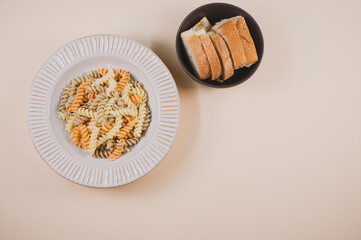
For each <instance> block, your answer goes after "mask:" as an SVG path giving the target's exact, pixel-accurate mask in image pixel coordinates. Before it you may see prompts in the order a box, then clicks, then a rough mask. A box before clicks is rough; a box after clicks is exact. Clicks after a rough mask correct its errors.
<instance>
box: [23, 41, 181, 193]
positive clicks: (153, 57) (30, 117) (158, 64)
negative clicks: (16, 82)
mask: <svg viewBox="0 0 361 240" xmlns="http://www.w3.org/2000/svg"><path fill="white" fill-rule="evenodd" d="M101 38H102V39H103V40H104V39H105V38H108V39H110V38H111V39H113V40H114V39H115V38H117V39H118V40H119V39H121V40H122V41H124V42H122V43H124V44H123V45H122V46H123V47H124V48H125V49H128V50H129V48H130V47H131V46H133V47H134V48H135V47H139V49H138V50H139V52H136V53H139V54H138V55H137V54H136V53H135V54H134V56H133V57H136V56H137V57H138V59H139V58H141V57H139V56H140V52H141V51H140V48H141V49H142V50H144V52H145V55H144V56H148V57H147V59H146V60H144V61H143V62H142V64H144V63H147V64H148V66H149V65H150V66H155V67H154V68H153V70H154V69H157V68H159V69H162V71H164V72H165V76H166V77H165V79H166V80H164V81H162V83H164V82H165V81H169V83H170V85H171V88H170V90H172V91H173V90H174V91H173V92H174V96H173V100H174V103H175V105H174V108H175V109H174V110H175V111H174V116H176V118H175V122H174V126H173V127H174V130H173V133H172V134H170V135H169V138H168V141H169V144H168V146H167V147H165V149H164V151H163V152H162V154H161V155H159V158H157V157H158V156H156V157H154V156H153V155H151V156H152V157H153V159H151V162H152V163H153V165H152V164H151V165H148V166H149V167H148V168H146V169H145V170H143V171H139V172H140V173H139V174H138V175H136V176H134V175H133V176H134V178H125V179H126V180H125V181H120V182H117V183H115V184H114V183H112V182H110V181H105V183H104V184H103V181H102V184H98V183H94V182H92V183H89V182H85V181H83V180H84V178H85V179H86V178H87V177H89V178H90V177H93V175H91V176H90V174H92V173H94V172H91V171H92V170H93V169H96V170H99V172H101V171H104V170H105V171H106V174H108V173H109V172H111V171H112V168H111V167H109V166H108V167H107V166H103V167H99V168H94V167H87V166H85V168H88V169H90V170H89V171H88V172H85V173H84V175H85V177H83V179H79V177H78V179H76V177H75V174H72V175H73V177H71V176H69V175H67V174H66V173H65V174H64V173H63V170H64V169H66V168H67V167H66V166H65V167H64V168H63V169H59V168H55V167H56V165H57V164H55V165H54V163H53V165H51V164H50V162H49V158H50V157H49V155H48V156H44V155H45V154H44V149H46V147H44V148H42V149H40V146H39V142H40V141H41V142H42V141H43V140H40V141H39V139H38V136H37V132H36V130H35V131H34V129H35V128H33V127H32V126H34V125H35V124H32V121H34V119H35V120H38V119H39V116H38V115H34V108H32V107H33V106H34V89H36V84H38V82H39V79H41V78H40V76H41V77H42V78H43V77H44V76H43V75H41V74H42V73H44V69H45V68H46V67H48V66H49V63H50V62H51V61H53V60H54V59H55V57H58V58H59V55H58V54H61V53H62V51H66V49H69V47H71V46H74V45H75V44H79V43H80V41H82V40H84V41H85V40H89V41H93V40H94V39H98V40H96V41H99V42H100V41H101V40H100V39H101ZM97 43H98V42H97ZM103 43H104V42H103ZM108 43H109V42H108ZM117 43H118V44H119V41H118V42H117ZM128 43H129V44H128ZM104 45H105V43H104ZM108 46H109V45H108ZM122 46H121V47H119V48H118V49H117V50H119V51H120V50H121V49H122V48H123V47H122ZM83 47H84V46H83ZM79 49H81V46H79ZM79 49H77V50H79ZM103 49H107V50H103V51H104V52H101V50H99V49H95V50H94V52H91V50H90V48H89V49H88V50H85V49H84V48H83V49H82V50H83V55H81V54H80V55H81V56H80V57H79V58H76V59H73V60H70V63H69V64H68V65H65V66H63V68H60V72H59V73H58V75H59V74H61V73H62V71H67V70H68V69H69V66H71V65H72V64H76V63H77V62H79V61H77V60H80V61H81V59H82V58H83V59H87V58H88V57H89V56H92V57H97V56H123V58H125V59H126V60H127V61H130V62H132V63H133V64H136V61H133V59H132V58H131V56H130V55H129V56H127V54H128V52H127V53H125V51H123V53H122V54H117V53H116V52H115V50H114V52H111V51H112V50H113V49H112V50H111V49H110V47H103ZM114 49H115V48H114ZM87 51H88V52H87ZM99 51H100V53H99ZM80 52H81V51H80ZM129 52H131V51H129ZM134 52H135V51H134ZM78 53H79V52H78ZM107 54H108V55H107ZM68 60H69V59H68ZM148 60H149V61H148ZM51 63H53V62H51ZM152 63H154V65H152ZM50 66H51V65H50ZM138 67H139V68H141V69H142V67H141V66H140V64H139V66H138ZM151 69H152V67H151ZM142 70H144V71H145V72H147V71H146V70H145V69H142ZM148 71H149V72H150V69H148ZM154 72H157V71H153V73H154ZM147 74H148V73H147ZM149 77H150V79H151V80H152V81H151V84H152V85H153V87H154V89H156V93H157V95H159V86H156V84H157V83H156V82H155V80H159V79H157V78H155V77H153V78H152V77H151V76H149ZM160 79H162V78H160ZM163 79H164V78H163ZM58 80H59V79H57V77H56V76H55V77H54V79H53V80H52V81H48V83H47V84H48V85H49V86H48V89H47V90H46V93H44V94H51V93H52V92H53V87H54V85H56V83H57V82H58ZM153 80H154V81H153ZM49 82H50V83H49ZM162 86H163V85H162ZM170 90H169V91H170ZM37 94H39V93H38V92H37ZM157 98H159V96H158V97H157ZM50 99H51V97H50V96H46V98H45V100H42V101H44V103H43V105H44V107H42V109H44V110H43V111H44V113H42V114H43V116H42V117H43V118H44V119H45V120H44V124H43V123H42V124H43V125H41V127H42V128H44V129H45V130H44V131H43V132H45V134H48V132H49V131H51V130H50V129H51V123H50V120H49V118H48V117H47V116H46V113H47V110H46V109H47V108H48V107H49V103H50ZM157 101H158V102H159V99H157ZM170 107H172V106H170ZM37 108H39V107H37ZM39 109H40V108H39ZM159 114H161V108H160V109H159ZM179 120H180V100H179V93H178V89H177V86H176V84H175V81H174V78H173V76H172V74H171V72H170V71H169V69H168V68H167V66H166V65H165V64H164V62H163V61H162V60H161V59H160V57H159V56H158V55H157V54H156V53H154V51H152V50H151V49H149V48H148V47H146V46H144V45H143V44H141V43H139V42H137V41H135V40H132V39H130V38H127V37H123V36H120V35H115V34H95V35H88V36H85V37H81V38H78V39H75V40H72V41H70V42H68V43H66V44H64V45H62V46H61V47H59V48H58V49H57V50H56V51H54V52H53V53H52V54H51V55H50V56H49V57H48V58H47V59H46V61H45V62H44V63H43V64H42V66H41V67H40V69H39V71H38V72H37V74H36V75H35V77H34V79H33V81H32V84H31V86H30V88H29V94H28V99H27V127H28V131H29V135H30V138H31V140H32V143H33V145H34V147H35V149H36V151H37V152H38V154H39V155H40V157H41V158H42V159H43V160H44V162H45V163H46V164H47V165H48V166H49V167H50V168H51V169H53V170H54V171H55V172H56V173H57V174H58V175H60V176H61V177H63V178H65V179H67V180H70V181H71V182H74V183H77V184H80V185H82V186H87V187H93V188H109V187H118V186H123V185H126V184H129V183H131V182H133V181H135V180H138V179H140V178H142V177H143V176H145V175H146V174H148V173H149V172H150V171H151V170H153V169H154V168H155V167H156V166H157V165H158V164H159V163H160V162H161V161H162V160H163V159H164V158H165V156H166V155H167V153H168V152H169V150H170V148H171V147H172V146H173V144H174V141H175V139H176V135H177V133H178V129H179ZM160 121H161V118H159V120H158V121H157V122H158V123H159V122H160ZM39 122H40V120H39ZM158 123H157V124H158ZM38 125H40V124H38ZM158 125H159V124H158ZM38 128H40V127H37V128H36V129H38ZM157 132H159V129H156V131H155V132H154V136H152V138H155V137H156V135H157ZM48 135H49V137H47V139H49V140H52V141H54V140H53V139H52V136H51V134H48ZM151 143H152V142H150V143H149V144H148V145H150V144H151ZM45 145H46V144H45ZM49 145H50V144H49ZM148 145H147V146H148ZM147 146H145V148H147ZM61 148H62V147H60V150H61ZM144 151H145V149H144V150H142V151H140V153H139V154H138V155H140V154H142V153H143V152H144ZM45 152H46V151H45ZM157 153H158V154H159V152H157ZM50 156H51V155H50ZM46 158H48V159H46ZM135 158H136V156H134V158H133V159H135ZM67 160H68V159H67ZM69 161H73V162H74V160H73V159H69ZM149 161H150V160H149ZM55 162H56V161H55ZM127 162H132V161H131V160H129V161H127ZM75 163H76V162H75ZM78 164H79V163H78ZM65 165H66V164H65ZM69 165H71V164H70V163H69ZM79 165H81V164H79ZM83 166H84V165H81V167H80V169H81V168H82V167H83ZM118 166H119V165H118ZM88 169H87V170H88ZM136 169H137V171H138V168H136ZM78 170H79V168H78V169H76V170H74V171H78ZM81 170H83V169H81ZM131 171H133V169H131ZM94 174H95V173H94ZM77 175H78V174H77ZM84 175H83V176H84ZM78 176H79V175H78ZM80 176H82V175H81V174H80ZM107 176H108V175H106V177H107ZM114 177H115V176H114Z"/></svg>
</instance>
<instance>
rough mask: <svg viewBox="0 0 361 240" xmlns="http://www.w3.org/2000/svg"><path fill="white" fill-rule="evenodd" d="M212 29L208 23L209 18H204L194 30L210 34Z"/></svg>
mask: <svg viewBox="0 0 361 240" xmlns="http://www.w3.org/2000/svg"><path fill="white" fill-rule="evenodd" d="M211 28H212V25H211V24H210V22H209V21H208V19H207V17H203V18H202V19H201V20H200V21H199V22H198V23H197V24H196V25H194V26H193V27H192V29H193V30H194V31H195V32H196V31H199V30H201V29H204V31H206V32H208V31H209V30H210V29H211Z"/></svg>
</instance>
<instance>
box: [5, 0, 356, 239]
mask: <svg viewBox="0 0 361 240" xmlns="http://www.w3.org/2000/svg"><path fill="white" fill-rule="evenodd" d="M231 2H233V3H234V4H237V5H239V6H240V7H242V8H244V9H245V10H247V11H248V12H249V13H250V14H252V15H253V16H254V18H255V19H256V20H257V21H258V23H259V25H260V27H261V29H262V31H263V34H264V39H265V53H264V58H263V62H262V64H261V66H260V68H259V70H258V71H257V73H256V74H255V75H254V76H253V77H252V78H251V79H250V80H249V81H247V82H246V83H244V84H242V85H240V86H238V87H235V88H231V89H224V90H220V89H213V88H208V87H205V86H200V85H199V84H196V83H195V82H193V81H192V80H191V79H190V78H188V77H187V76H186V75H185V73H184V72H183V71H182V69H181V68H180V65H179V64H178V61H177V58H176V53H175V48H174V42H175V34H176V31H177V28H178V26H179V24H180V23H181V21H182V20H183V18H184V17H185V16H186V15H187V14H188V13H189V12H190V11H191V10H193V9H194V8H196V7H198V6H200V5H202V4H204V3H206V2H205V1H195V0H187V1H175V2H171V1H166V0H163V1H161V0H153V1H148V2H145V1H144V2H142V1H134V0H132V1H120V0H116V1H102V2H101V1H98V0H97V1H85V0H84V1H74V0H71V1H70V0H69V1H56V2H55V1H4V0H1V1H0V29H1V32H2V34H1V37H0V54H1V55H0V68H1V78H0V79H1V80H0V81H1V86H2V87H1V94H0V107H1V108H0V110H1V118H0V119H1V120H0V121H1V124H0V132H1V135H0V141H1V144H0V150H1V161H0V191H1V195H0V239H79V240H80V239H247V240H253V239H254V240H256V239H257V240H258V239H267V240H273V239H274V240H283V239H285V240H286V239H287V240H288V239H293V240H298V239H307V240H310V239H317V240H320V239H327V240H333V239H335V240H339V239H343V240H344V239H347V240H348V239H350V240H351V239H352V240H353V239H355V240H359V239H361V148H360V143H361V124H360V123H361V105H360V103H361V94H360V89H361V77H360V76H361V73H360V54H361V47H360V46H361V45H360V42H361V30H360V24H359V23H360V22H361V15H360V13H359V11H360V10H361V2H360V1H357V0H354V1H345V0H344V1H318V0H306V1H293V3H291V1H286V0H273V1H265V0H264V1H254V0H244V1H231ZM97 33H111V34H119V35H124V36H127V37H129V38H132V39H134V40H136V41H139V42H141V43H143V44H144V45H146V46H148V47H149V48H151V49H153V50H154V51H155V52H156V53H157V54H158V55H159V56H160V57H161V58H162V59H163V61H164V62H165V63H166V65H167V66H168V67H169V69H170V70H171V72H172V74H173V76H174V78H175V80H176V83H177V86H178V88H179V94H180V98H181V120H180V127H179V133H178V136H177V139H176V142H175V144H174V146H173V147H172V149H171V151H170V152H169V154H168V155H167V157H166V158H165V159H164V160H163V162H162V163H161V164H160V165H159V166H158V167H157V168H155V169H154V170H153V171H152V172H151V173H150V174H148V175H147V176H146V177H144V178H142V179H141V180H139V181H136V182H134V183H132V184H130V185H127V186H124V187H119V188H113V189H92V188H87V187H83V186H80V185H77V184H74V183H72V182H70V181H67V180H65V179H63V178H62V177H60V176H58V175H57V174H56V173H55V172H54V171H52V170H51V169H50V168H49V167H48V166H47V165H46V164H45V163H44V162H43V160H42V159H41V158H40V156H39V155H38V154H37V152H36V150H35V149H34V147H33V145H32V142H31V140H30V137H29V134H28V130H27V121H26V103H27V96H28V91H29V87H30V84H31V82H32V80H33V78H34V76H35V74H36V72H37V71H38V69H39V68H40V67H41V65H42V64H43V63H44V62H45V60H46V59H47V58H48V57H49V56H50V55H51V54H52V53H53V52H54V51H55V50H56V49H58V48H59V47H61V46H62V45H64V44H65V43H67V42H70V41H72V40H74V39H77V38H79V37H83V36H86V35H91V34H97Z"/></svg>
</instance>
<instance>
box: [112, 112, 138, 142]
mask: <svg viewBox="0 0 361 240" xmlns="http://www.w3.org/2000/svg"><path fill="white" fill-rule="evenodd" d="M137 121H138V118H137V117H135V118H133V119H132V120H131V121H129V122H128V123H127V125H125V126H124V127H123V128H122V129H120V131H119V132H118V133H117V137H118V138H127V136H128V133H129V132H130V131H132V129H133V128H134V126H135V124H136V123H137Z"/></svg>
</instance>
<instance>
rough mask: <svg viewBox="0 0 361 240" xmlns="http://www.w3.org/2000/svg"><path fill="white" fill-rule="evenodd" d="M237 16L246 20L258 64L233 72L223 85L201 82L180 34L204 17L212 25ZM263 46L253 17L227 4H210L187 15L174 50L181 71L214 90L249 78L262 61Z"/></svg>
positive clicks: (259, 31)
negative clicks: (254, 46)
mask: <svg viewBox="0 0 361 240" xmlns="http://www.w3.org/2000/svg"><path fill="white" fill-rule="evenodd" d="M238 15H241V16H243V17H244V18H245V19H246V22H247V26H248V28H249V31H250V33H251V35H252V38H253V41H254V44H255V45H256V50H257V54H258V62H256V63H255V64H253V65H252V66H251V67H249V68H247V67H243V68H240V69H237V70H235V71H234V75H233V76H232V77H230V78H228V79H227V80H226V81H224V82H223V83H220V82H217V81H211V80H201V79H200V78H198V77H197V75H196V73H195V71H194V70H193V68H192V66H191V63H190V61H189V59H188V56H187V54H186V51H185V49H184V46H183V42H182V39H181V37H180V34H181V33H182V32H184V31H186V30H188V29H190V28H191V27H193V26H194V25H195V24H196V23H197V22H198V21H199V20H201V19H202V18H203V17H204V16H206V17H207V18H208V20H209V22H210V23H211V24H212V25H214V24H215V23H216V22H219V21H221V20H222V19H226V18H231V17H234V16H238ZM263 46H264V45H263V36H262V32H261V29H260V28H259V26H258V24H257V22H256V21H255V20H254V19H253V17H252V16H251V15H249V14H248V13H247V12H246V11H244V10H243V9H241V8H239V7H237V6H234V5H231V4H227V3H210V4H206V5H203V6H201V7H199V8H197V9H195V10H193V11H192V12H191V13H190V14H188V16H187V17H186V18H185V19H184V20H183V22H182V23H181V25H180V26H179V29H178V32H177V37H176V50H177V56H178V61H179V62H180V64H181V66H182V68H183V70H184V71H185V72H186V73H187V74H188V76H190V77H191V78H192V79H193V80H195V81H196V82H198V83H201V84H204V85H206V86H210V87H216V88H227V87H234V86H236V85H238V84H241V83H243V82H244V81H246V80H247V79H248V78H250V77H251V76H252V75H253V74H254V73H255V72H256V71H257V68H258V66H259V65H260V63H261V61H262V56H263Z"/></svg>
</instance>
